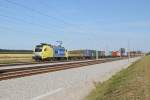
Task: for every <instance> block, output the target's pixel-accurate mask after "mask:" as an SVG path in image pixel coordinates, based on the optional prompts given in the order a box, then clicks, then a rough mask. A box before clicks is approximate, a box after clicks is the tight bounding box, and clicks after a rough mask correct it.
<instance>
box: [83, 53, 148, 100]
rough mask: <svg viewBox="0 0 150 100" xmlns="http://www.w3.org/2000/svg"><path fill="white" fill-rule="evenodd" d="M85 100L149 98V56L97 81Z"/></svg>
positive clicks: (144, 99)
mask: <svg viewBox="0 0 150 100" xmlns="http://www.w3.org/2000/svg"><path fill="white" fill-rule="evenodd" d="M86 100H150V56H146V57H144V58H143V59H142V60H140V61H137V62H135V63H133V64H132V65H131V66H130V67H128V68H127V69H124V70H122V71H121V72H119V73H117V74H116V75H114V76H113V77H112V78H111V79H109V80H108V81H105V82H103V83H97V84H96V85H95V89H94V90H93V91H92V92H91V93H90V94H89V95H88V96H87V97H86Z"/></svg>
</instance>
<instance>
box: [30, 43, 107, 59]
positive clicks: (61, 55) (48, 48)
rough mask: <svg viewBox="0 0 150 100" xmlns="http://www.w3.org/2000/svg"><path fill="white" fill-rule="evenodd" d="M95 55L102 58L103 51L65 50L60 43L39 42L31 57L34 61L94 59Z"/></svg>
mask: <svg viewBox="0 0 150 100" xmlns="http://www.w3.org/2000/svg"><path fill="white" fill-rule="evenodd" d="M96 55H97V56H98V58H102V57H104V56H105V52H104V51H96V50H87V49H85V50H71V51H67V49H65V48H64V47H62V46H61V45H58V46H55V45H51V44H46V43H41V44H40V45H37V46H36V47H35V48H34V55H33V59H35V60H36V61H40V60H63V59H69V60H75V59H95V58H96Z"/></svg>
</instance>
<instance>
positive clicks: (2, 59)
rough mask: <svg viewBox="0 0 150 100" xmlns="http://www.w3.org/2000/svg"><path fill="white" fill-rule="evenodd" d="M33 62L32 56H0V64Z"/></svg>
mask: <svg viewBox="0 0 150 100" xmlns="http://www.w3.org/2000/svg"><path fill="white" fill-rule="evenodd" d="M25 62H33V60H32V54H0V64H11V63H25Z"/></svg>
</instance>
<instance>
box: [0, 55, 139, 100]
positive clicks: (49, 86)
mask: <svg viewBox="0 0 150 100" xmlns="http://www.w3.org/2000/svg"><path fill="white" fill-rule="evenodd" d="M138 59H139V58H132V59H130V62H129V61H128V60H119V61H113V62H107V63H102V64H96V65H90V66H86V67H81V68H74V69H67V70H62V71H57V72H51V73H45V74H40V75H34V76H28V77H22V78H17V79H10V80H4V81H0V100H81V99H83V98H84V97H85V96H86V95H87V94H88V93H89V92H90V91H91V90H92V89H93V88H94V84H95V83H97V82H102V81H104V80H107V79H108V78H110V77H111V76H112V75H114V74H115V73H116V72H118V71H120V70H121V69H123V68H126V67H128V66H129V65H130V64H131V63H132V62H134V61H136V60H138Z"/></svg>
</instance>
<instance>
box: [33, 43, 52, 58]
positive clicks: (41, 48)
mask: <svg viewBox="0 0 150 100" xmlns="http://www.w3.org/2000/svg"><path fill="white" fill-rule="evenodd" d="M52 56H53V51H52V48H51V47H50V46H49V45H47V44H41V45H37V46H36V47H35V50H34V56H33V59H35V60H46V59H49V58H51V57H52Z"/></svg>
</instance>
